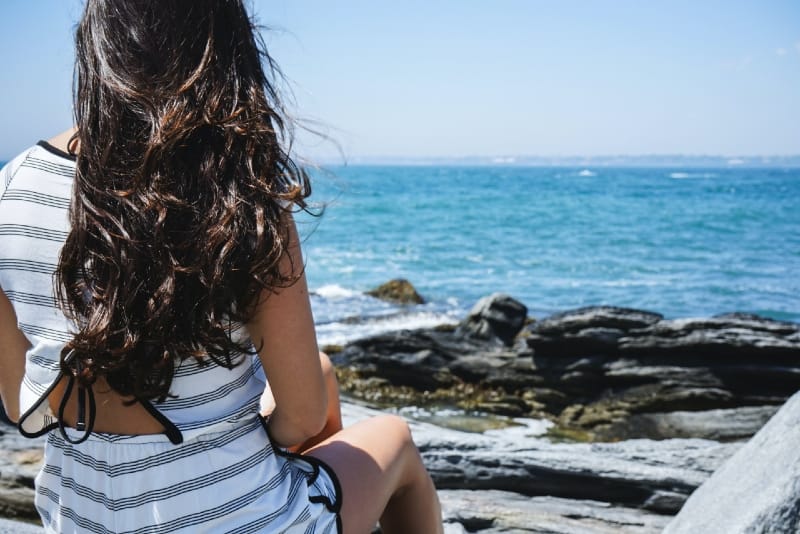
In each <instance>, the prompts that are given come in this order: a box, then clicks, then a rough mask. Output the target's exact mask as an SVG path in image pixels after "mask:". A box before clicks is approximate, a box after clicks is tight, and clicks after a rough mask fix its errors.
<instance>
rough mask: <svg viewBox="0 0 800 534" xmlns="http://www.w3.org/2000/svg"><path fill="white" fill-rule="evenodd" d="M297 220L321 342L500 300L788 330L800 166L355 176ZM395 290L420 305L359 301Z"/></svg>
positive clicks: (410, 169) (412, 171)
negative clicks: (411, 292)
mask: <svg viewBox="0 0 800 534" xmlns="http://www.w3.org/2000/svg"><path fill="white" fill-rule="evenodd" d="M330 171H331V172H326V173H321V172H319V173H316V175H315V176H314V182H313V185H314V193H313V195H312V197H311V200H312V201H314V202H317V203H323V204H324V205H325V211H324V214H323V215H322V216H321V217H318V218H312V217H308V216H305V215H301V216H299V217H298V220H299V221H300V229H301V230H300V231H301V234H303V236H304V238H305V247H304V248H305V254H306V260H307V274H308V280H309V285H310V286H311V288H312V291H313V292H314V294H313V296H312V305H313V308H314V313H315V317H316V320H317V326H318V331H319V336H320V342H321V343H337V342H343V341H345V340H347V339H352V338H353V337H358V336H361V335H367V334H370V333H375V332H379V331H383V330H391V329H395V328H407V327H416V326H425V325H432V324H437V323H441V322H446V321H450V322H452V321H454V320H457V319H459V318H461V317H462V316H463V315H464V313H465V312H466V311H467V310H468V309H469V308H470V307H471V306H472V305H473V304H474V303H475V301H476V300H477V299H479V298H480V297H482V296H484V295H487V294H490V293H493V292H498V291H500V292H505V293H509V294H511V295H512V296H514V297H515V298H517V299H519V300H521V301H522V302H523V303H524V304H525V305H526V306H528V308H529V310H530V314H531V315H532V316H534V317H541V316H544V315H547V314H550V313H554V312H558V311H563V310H566V309H569V308H574V307H579V306H586V305H594V304H608V305H616V306H627V307H634V308H641V309H647V310H652V311H657V312H660V313H662V314H664V315H665V316H667V317H688V316H709V315H714V314H718V313H723V312H729V311H744V312H752V313H758V314H762V315H765V316H768V317H773V318H777V319H784V320H791V321H800V170H798V169H727V168H725V169H665V168H647V169H637V168H596V169H595V168H592V169H580V168H573V169H571V168H565V167H552V168H545V167H527V168H526V167H513V166H497V167H459V166H449V167H447V166H441V167H436V166H418V167H415V166H351V167H341V168H334V169H330ZM392 278H407V279H408V280H410V281H411V282H412V283H413V284H414V285H415V286H416V287H417V289H418V290H419V291H420V293H421V294H422V295H423V296H424V297H425V298H426V299H428V301H429V302H428V304H426V305H423V306H418V307H411V308H403V307H398V306H391V305H388V304H385V303H382V302H379V301H377V300H375V299H372V298H369V297H366V296H364V295H363V293H362V292H363V291H365V290H368V289H370V288H372V287H375V286H377V285H379V284H381V283H383V282H385V281H387V280H389V279H392Z"/></svg>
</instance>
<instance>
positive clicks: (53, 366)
mask: <svg viewBox="0 0 800 534" xmlns="http://www.w3.org/2000/svg"><path fill="white" fill-rule="evenodd" d="M28 361H29V362H31V363H35V364H36V365H38V366H39V367H42V368H44V369H47V370H48V371H59V370H60V369H61V364H60V362H59V360H53V359H52V358H48V357H47V356H41V355H38V354H34V355H33V356H28Z"/></svg>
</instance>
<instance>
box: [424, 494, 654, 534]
mask: <svg viewBox="0 0 800 534" xmlns="http://www.w3.org/2000/svg"><path fill="white" fill-rule="evenodd" d="M439 500H440V502H441V503H442V512H443V514H442V515H443V516H444V520H445V524H446V525H448V526H449V527H450V528H452V532H481V533H484V534H490V533H495V532H496V533H499V532H532V533H533V532H535V533H548V534H626V533H629V534H657V533H659V532H661V530H662V529H663V528H664V526H665V525H666V524H667V522H668V521H669V516H664V515H660V514H654V513H650V512H647V511H645V510H639V509H636V508H626V507H624V506H614V505H611V504H608V503H605V502H600V501H589V500H573V499H561V498H558V497H526V496H524V495H519V494H517V493H511V492H507V491H497V490H488V491H475V490H441V491H439ZM455 525H458V526H459V527H461V528H460V530H458V529H457V528H454V527H455ZM445 532H448V531H447V530H446V531H445Z"/></svg>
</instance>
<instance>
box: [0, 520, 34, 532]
mask: <svg viewBox="0 0 800 534" xmlns="http://www.w3.org/2000/svg"><path fill="white" fill-rule="evenodd" d="M43 532H44V529H43V528H42V527H41V526H38V525H35V524H33V523H23V522H22V521H11V520H9V519H2V518H0V534H42V533H43Z"/></svg>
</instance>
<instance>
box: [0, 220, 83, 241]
mask: <svg viewBox="0 0 800 534" xmlns="http://www.w3.org/2000/svg"><path fill="white" fill-rule="evenodd" d="M0 235H16V236H22V237H33V238H34V239H46V240H48V241H58V242H59V243H60V242H63V241H64V240H66V239H67V232H64V231H61V230H51V229H49V228H40V227H38V226H30V225H27V224H0Z"/></svg>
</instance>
